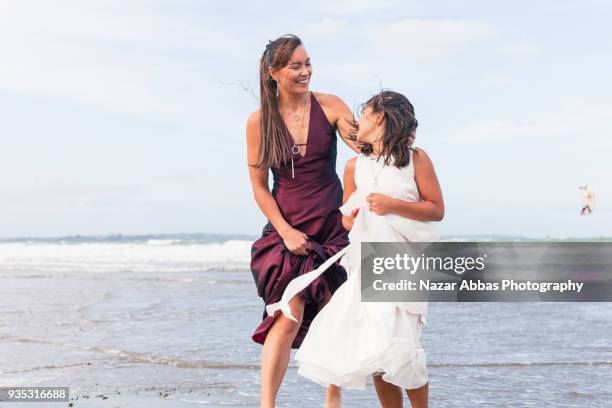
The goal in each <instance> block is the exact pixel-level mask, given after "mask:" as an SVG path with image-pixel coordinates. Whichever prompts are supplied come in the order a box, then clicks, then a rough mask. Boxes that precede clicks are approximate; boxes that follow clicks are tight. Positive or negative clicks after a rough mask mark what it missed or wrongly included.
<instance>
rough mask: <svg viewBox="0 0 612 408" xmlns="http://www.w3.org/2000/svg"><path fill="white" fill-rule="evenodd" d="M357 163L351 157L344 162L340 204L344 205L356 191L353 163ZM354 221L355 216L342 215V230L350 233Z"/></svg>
mask: <svg viewBox="0 0 612 408" xmlns="http://www.w3.org/2000/svg"><path fill="white" fill-rule="evenodd" d="M356 161H357V158H356V157H353V158H352V159H350V160H349V161H347V162H346V166H345V167H344V193H343V195H342V204H344V203H346V200H348V198H349V197H350V196H351V194H353V192H354V191H355V190H357V185H355V162H356ZM354 221H355V216H354V215H353V216H352V217H348V216H346V215H342V225H343V226H344V229H346V230H347V231H350V230H351V228H353V222H354Z"/></svg>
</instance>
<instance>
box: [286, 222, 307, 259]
mask: <svg viewBox="0 0 612 408" xmlns="http://www.w3.org/2000/svg"><path fill="white" fill-rule="evenodd" d="M279 235H280V236H281V238H282V239H283V242H284V244H285V247H287V249H288V250H289V252H291V253H293V254H295V255H304V256H306V255H308V252H309V250H310V245H309V243H308V235H306V234H304V233H303V232H301V231H298V230H296V229H295V228H293V227H288V228H287V229H285V230H283V231H282V232H281V231H279Z"/></svg>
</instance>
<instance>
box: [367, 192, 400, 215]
mask: <svg viewBox="0 0 612 408" xmlns="http://www.w3.org/2000/svg"><path fill="white" fill-rule="evenodd" d="M393 200H394V199H393V197H390V196H388V195H384V194H379V193H370V194H368V196H367V197H366V201H367V202H368V205H369V207H370V211H373V212H375V213H376V214H378V215H385V214H388V213H390V212H391V208H392V203H393Z"/></svg>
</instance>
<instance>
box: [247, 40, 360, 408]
mask: <svg viewBox="0 0 612 408" xmlns="http://www.w3.org/2000/svg"><path fill="white" fill-rule="evenodd" d="M311 76H312V67H311V64H310V58H309V56H308V54H307V53H306V50H305V49H304V46H303V45H302V42H301V40H300V39H299V38H298V37H296V36H294V35H286V36H283V37H280V38H278V39H276V40H274V41H271V42H270V43H269V44H268V45H267V46H266V50H265V51H264V53H263V56H262V58H261V62H260V92H261V95H260V101H261V105H260V108H259V109H258V110H257V111H256V112H253V113H252V114H251V115H250V117H249V119H248V122H247V160H248V164H249V175H250V179H251V184H252V187H253V194H254V196H255V201H256V202H257V204H258V205H259V207H260V208H261V211H262V212H263V213H264V215H265V216H266V217H267V219H268V221H269V222H268V224H267V225H266V226H265V227H264V229H263V233H262V236H261V238H259V239H258V240H257V241H255V242H254V244H253V247H252V252H251V256H252V258H251V270H252V272H253V277H254V279H255V282H256V284H257V289H258V293H259V295H260V296H261V297H262V298H263V300H264V302H265V304H270V303H275V302H278V301H279V300H280V297H281V295H282V294H283V291H284V290H285V287H286V286H287V284H288V283H289V282H290V281H291V280H292V279H293V278H295V277H296V276H298V275H300V274H303V273H306V272H310V271H312V270H313V269H315V268H316V267H317V266H318V265H319V264H321V263H323V261H325V260H326V259H328V258H329V257H330V256H332V255H334V254H335V253H337V252H338V251H340V250H341V249H342V248H343V247H345V246H346V245H348V235H347V231H346V230H345V229H344V227H343V226H342V214H341V213H340V211H339V209H338V208H339V207H340V205H341V204H342V185H341V183H340V179H339V178H338V175H337V174H336V130H338V133H339V134H340V136H341V138H342V140H344V142H345V143H346V144H347V146H349V148H351V149H352V150H354V151H355V152H358V150H357V147H356V146H355V145H354V144H353V142H352V140H351V138H350V136H349V135H350V133H351V129H353V128H352V127H351V123H352V120H353V115H352V113H351V111H350V109H349V108H348V107H347V106H346V104H345V103H344V102H343V101H342V100H341V99H340V98H338V97H336V96H334V95H329V94H323V93H318V92H311V91H310V90H309V82H310V78H311ZM268 169H271V170H272V175H273V178H274V186H273V189H272V192H270V190H269V188H268ZM345 280H346V271H345V270H344V268H342V267H341V266H340V265H338V264H335V265H334V266H333V267H332V268H330V270H328V272H327V273H326V274H325V276H321V277H319V278H318V279H317V280H315V281H314V282H313V283H312V284H311V285H310V286H309V287H308V288H307V289H306V290H304V292H302V294H300V295H299V296H296V297H295V298H294V299H293V301H292V302H291V310H292V313H293V315H294V316H296V317H297V320H298V322H297V323H296V322H294V321H292V320H290V319H288V318H286V317H285V316H283V315H282V313H280V312H279V313H275V314H274V315H273V316H267V315H266V313H265V311H264V314H263V321H262V322H261V324H260V325H259V326H258V327H257V329H256V330H255V333H254V334H253V340H254V341H255V342H257V343H260V344H263V350H262V360H261V407H265V408H268V407H274V404H275V400H276V395H277V392H278V389H279V387H280V384H281V382H282V379H283V377H284V375H285V371H286V369H287V365H288V363H289V358H290V353H291V348H298V347H299V346H300V344H301V342H302V340H303V338H304V336H305V334H306V332H307V331H308V327H309V324H310V322H311V321H312V319H313V318H314V316H315V315H316V314H317V312H318V311H319V310H320V309H321V307H322V306H323V305H324V304H325V303H326V302H327V301H328V300H329V299H330V297H331V295H332V294H333V292H334V291H335V290H336V289H337V288H338V287H339V286H340V285H341V284H342V283H343V282H344V281H345ZM339 391H340V390H339V389H338V388H337V387H334V386H331V387H330V388H328V390H327V396H326V406H330V407H331V406H339V404H340V392H339Z"/></svg>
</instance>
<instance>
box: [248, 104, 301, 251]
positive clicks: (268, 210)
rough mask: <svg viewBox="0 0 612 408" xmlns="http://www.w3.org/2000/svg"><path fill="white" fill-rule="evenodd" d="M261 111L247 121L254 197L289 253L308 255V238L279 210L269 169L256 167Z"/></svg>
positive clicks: (250, 175)
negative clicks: (272, 192)
mask: <svg viewBox="0 0 612 408" xmlns="http://www.w3.org/2000/svg"><path fill="white" fill-rule="evenodd" d="M259 116H260V115H259V111H257V112H253V113H252V114H251V116H249V120H248V121H247V131H246V136H247V164H248V165H249V177H250V179H251V186H252V187H253V196H254V197H255V201H256V202H257V205H258V206H259V208H260V209H261V211H262V212H263V213H264V215H265V216H266V217H267V218H268V220H269V221H270V223H271V224H272V225H273V226H274V228H276V231H277V232H278V234H279V235H280V236H281V238H282V239H283V241H284V243H285V246H286V247H287V249H288V250H289V251H291V252H292V253H294V254H297V255H307V254H308V252H307V247H308V242H307V239H308V236H307V235H306V234H304V233H302V232H300V231H298V230H296V229H294V228H293V227H292V226H291V225H289V223H288V222H287V221H286V220H285V218H284V217H283V215H282V214H281V212H280V209H279V208H278V204H277V203H276V200H275V199H274V197H273V196H272V194H271V193H270V188H269V187H268V169H267V168H258V167H256V166H255V163H256V162H257V155H258V152H259V141H260V139H261V134H260V133H261V132H260V130H259V120H260V117H259Z"/></svg>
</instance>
